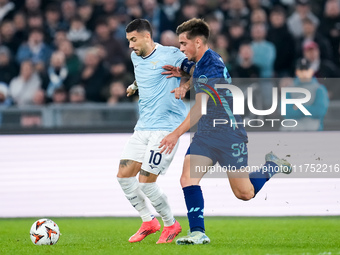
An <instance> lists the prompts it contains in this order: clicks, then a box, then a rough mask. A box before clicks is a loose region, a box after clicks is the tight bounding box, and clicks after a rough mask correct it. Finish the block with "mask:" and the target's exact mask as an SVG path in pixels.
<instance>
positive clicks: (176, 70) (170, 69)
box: [162, 59, 195, 78]
mask: <svg viewBox="0 0 340 255" xmlns="http://www.w3.org/2000/svg"><path fill="white" fill-rule="evenodd" d="M183 62H185V63H188V62H189V61H188V60H187V59H186V60H184V61H183ZM162 67H163V69H165V70H166V71H164V72H162V74H163V75H168V76H167V77H166V78H171V77H178V78H180V77H191V76H192V74H193V73H194V70H195V65H194V64H193V62H190V63H189V64H185V65H184V66H181V67H179V66H178V67H176V66H172V65H164V66H162ZM182 68H185V69H184V70H182ZM188 70H189V71H188Z"/></svg>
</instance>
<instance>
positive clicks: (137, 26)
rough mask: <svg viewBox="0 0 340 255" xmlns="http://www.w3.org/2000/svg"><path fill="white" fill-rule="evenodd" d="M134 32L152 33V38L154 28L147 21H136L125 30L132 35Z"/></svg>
mask: <svg viewBox="0 0 340 255" xmlns="http://www.w3.org/2000/svg"><path fill="white" fill-rule="evenodd" d="M133 31H137V32H138V33H140V32H143V31H147V32H149V33H150V36H151V38H152V28H151V25H150V22H149V21H148V20H146V19H135V20H133V21H131V22H130V23H129V24H128V25H127V26H126V29H125V32H126V33H131V32H133Z"/></svg>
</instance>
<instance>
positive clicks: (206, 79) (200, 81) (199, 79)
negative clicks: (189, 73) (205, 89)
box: [197, 74, 208, 85]
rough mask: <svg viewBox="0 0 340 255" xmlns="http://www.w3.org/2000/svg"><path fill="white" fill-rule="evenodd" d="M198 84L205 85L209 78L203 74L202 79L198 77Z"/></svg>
mask: <svg viewBox="0 0 340 255" xmlns="http://www.w3.org/2000/svg"><path fill="white" fill-rule="evenodd" d="M197 82H198V83H201V84H203V85H205V83H207V82H208V78H207V76H205V75H204V74H202V75H201V76H200V77H198V79H197Z"/></svg>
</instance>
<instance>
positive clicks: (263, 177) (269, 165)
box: [249, 161, 278, 196]
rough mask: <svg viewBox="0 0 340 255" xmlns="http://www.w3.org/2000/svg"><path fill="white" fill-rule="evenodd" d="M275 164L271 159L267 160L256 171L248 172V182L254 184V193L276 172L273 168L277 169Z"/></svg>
mask: <svg viewBox="0 0 340 255" xmlns="http://www.w3.org/2000/svg"><path fill="white" fill-rule="evenodd" d="M277 167H278V166H277V164H275V163H274V162H271V161H267V162H266V163H265V164H264V165H263V167H262V168H261V169H260V170H259V171H256V172H252V173H250V174H249V179H250V182H251V183H252V184H253V186H254V191H255V195H254V196H256V194H257V193H258V192H259V191H260V190H261V189H262V187H263V185H264V184H265V183H266V182H267V181H268V180H269V179H270V178H271V177H272V176H273V175H274V174H276V172H275V170H277Z"/></svg>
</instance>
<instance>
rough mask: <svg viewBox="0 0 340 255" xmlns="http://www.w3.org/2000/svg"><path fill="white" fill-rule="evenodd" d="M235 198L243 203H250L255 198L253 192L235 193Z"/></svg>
mask: <svg viewBox="0 0 340 255" xmlns="http://www.w3.org/2000/svg"><path fill="white" fill-rule="evenodd" d="M234 194H235V196H236V197H237V198H238V199H240V200H243V201H248V200H250V199H252V198H253V197H254V192H253V191H240V190H238V191H235V192H234Z"/></svg>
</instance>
